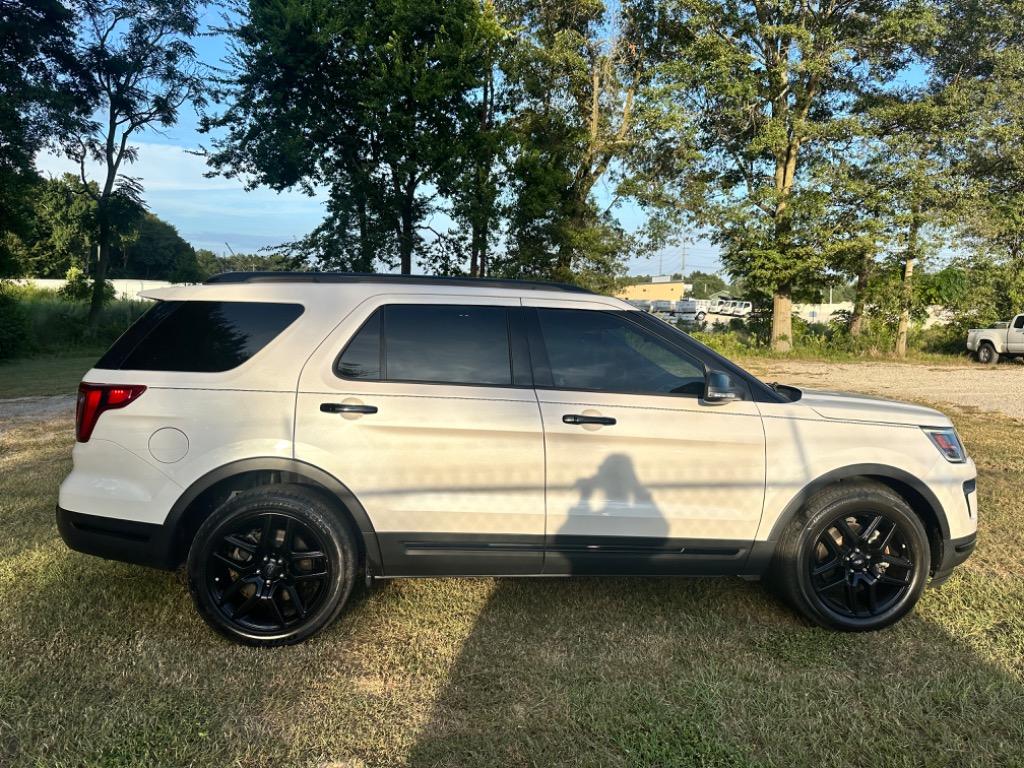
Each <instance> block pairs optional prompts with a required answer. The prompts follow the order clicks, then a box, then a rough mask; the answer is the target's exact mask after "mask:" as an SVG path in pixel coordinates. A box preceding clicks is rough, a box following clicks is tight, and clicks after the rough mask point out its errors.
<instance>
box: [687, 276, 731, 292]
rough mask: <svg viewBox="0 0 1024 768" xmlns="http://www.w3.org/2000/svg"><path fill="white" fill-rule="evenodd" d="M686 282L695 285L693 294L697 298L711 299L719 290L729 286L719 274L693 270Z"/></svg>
mask: <svg viewBox="0 0 1024 768" xmlns="http://www.w3.org/2000/svg"><path fill="white" fill-rule="evenodd" d="M686 282H688V283H690V284H691V285H692V286H693V291H692V292H691V294H690V295H691V296H692V297H693V298H695V299H710V298H711V297H712V296H714V295H715V294H716V293H718V292H719V291H724V290H725V289H726V288H728V287H729V284H728V283H726V282H725V280H723V279H722V278H721V277H720V276H719V275H716V274H714V273H709V272H700V271H697V272H691V273H690V274H689V275H687V277H686Z"/></svg>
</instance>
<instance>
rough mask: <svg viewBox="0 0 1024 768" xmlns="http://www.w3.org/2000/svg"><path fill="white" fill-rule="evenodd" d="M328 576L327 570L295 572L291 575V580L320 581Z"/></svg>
mask: <svg viewBox="0 0 1024 768" xmlns="http://www.w3.org/2000/svg"><path fill="white" fill-rule="evenodd" d="M327 576H328V573H327V571H310V572H309V573H301V572H300V573H296V574H294V575H293V576H292V581H295V582H300V581H322V580H323V579H326V578H327Z"/></svg>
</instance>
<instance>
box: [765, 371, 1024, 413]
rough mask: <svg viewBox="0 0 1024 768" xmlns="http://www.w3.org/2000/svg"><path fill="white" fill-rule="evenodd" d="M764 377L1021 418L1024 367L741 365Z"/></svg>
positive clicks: (799, 384)
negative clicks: (951, 405)
mask: <svg viewBox="0 0 1024 768" xmlns="http://www.w3.org/2000/svg"><path fill="white" fill-rule="evenodd" d="M746 367H747V368H748V370H750V372H751V373H755V374H757V375H758V376H760V377H761V378H762V379H764V380H765V381H778V382H780V383H783V384H792V385H793V386H797V387H807V388H814V389H831V390H836V391H840V392H863V393H864V394H870V395H878V396H879V397H886V398H890V399H892V400H911V399H913V400H924V401H926V402H929V403H952V404H953V405H956V406H959V407H961V408H968V409H972V410H974V409H976V410H981V411H996V412H999V413H1004V414H1006V415H1007V416H1011V417H1013V418H1015V419H1020V420H1024V366H1022V365H1012V364H1006V365H998V366H991V367H989V366H982V365H979V364H967V365H962V366H950V365H922V364H920V363H884V362H878V363H875V362H863V363H826V362H803V361H795V360H794V361H790V360H785V361H776V360H757V361H753V362H749V364H748V365H747V366H746Z"/></svg>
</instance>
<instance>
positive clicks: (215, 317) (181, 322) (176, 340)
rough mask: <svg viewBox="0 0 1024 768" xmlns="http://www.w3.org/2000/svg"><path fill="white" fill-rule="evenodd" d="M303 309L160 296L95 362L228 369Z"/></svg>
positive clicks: (101, 364)
mask: <svg viewBox="0 0 1024 768" xmlns="http://www.w3.org/2000/svg"><path fill="white" fill-rule="evenodd" d="M301 314H302V306H301V305H299V304H267V303H263V302H248V301H166V302H160V303H158V304H157V305H156V306H155V307H153V308H152V309H151V310H149V311H148V312H147V313H146V314H145V315H143V316H142V317H141V318H139V320H138V322H137V323H135V325H133V326H132V327H131V328H129V329H128V331H127V332H125V334H124V335H123V336H121V338H119V339H118V340H117V341H116V342H114V346H112V347H111V348H110V350H109V351H108V352H107V354H105V355H104V356H103V357H102V358H101V359H100V361H99V362H98V363H97V364H96V367H97V368H108V369H111V368H112V369H125V370H139V371H190V372H196V373H215V372H219V371H227V370H230V369H232V368H236V367H238V366H239V365H241V364H242V363H244V362H245V361H246V360H248V359H250V358H251V357H252V356H253V355H255V354H256V353H257V352H259V351H260V350H261V349H263V347H265V346H266V345H267V344H269V343H270V342H271V341H272V340H273V339H274V337H276V336H277V335H278V334H279V333H281V331H283V330H284V329H285V328H287V327H288V326H289V325H291V324H292V322H293V321H294V320H295V318H297V317H298V316H299V315H301Z"/></svg>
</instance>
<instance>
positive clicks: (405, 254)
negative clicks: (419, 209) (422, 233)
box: [398, 202, 414, 275]
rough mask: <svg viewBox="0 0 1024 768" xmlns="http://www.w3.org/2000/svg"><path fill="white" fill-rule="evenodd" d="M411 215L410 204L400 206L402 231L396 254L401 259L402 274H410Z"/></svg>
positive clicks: (411, 246)
mask: <svg viewBox="0 0 1024 768" xmlns="http://www.w3.org/2000/svg"><path fill="white" fill-rule="evenodd" d="M412 219H413V213H412V204H411V202H407V203H406V204H405V205H403V206H402V231H401V234H400V236H399V238H398V253H399V256H400V257H401V264H402V269H401V271H402V274H403V275H411V274H412V251H413V240H414V238H413V220H412Z"/></svg>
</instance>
